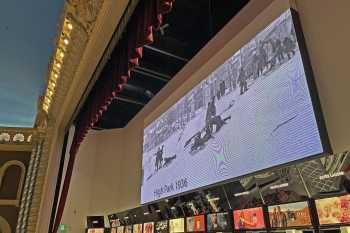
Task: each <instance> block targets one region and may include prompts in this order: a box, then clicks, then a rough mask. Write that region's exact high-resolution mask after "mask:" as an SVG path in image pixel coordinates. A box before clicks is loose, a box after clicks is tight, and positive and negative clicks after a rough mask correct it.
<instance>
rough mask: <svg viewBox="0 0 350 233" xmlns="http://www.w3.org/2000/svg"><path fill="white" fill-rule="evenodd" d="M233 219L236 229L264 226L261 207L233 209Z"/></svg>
mask: <svg viewBox="0 0 350 233" xmlns="http://www.w3.org/2000/svg"><path fill="white" fill-rule="evenodd" d="M233 219H234V225H235V229H236V230H243V229H263V228H265V221H264V212H263V209H262V208H261V207H257V208H250V209H245V210H234V211H233Z"/></svg>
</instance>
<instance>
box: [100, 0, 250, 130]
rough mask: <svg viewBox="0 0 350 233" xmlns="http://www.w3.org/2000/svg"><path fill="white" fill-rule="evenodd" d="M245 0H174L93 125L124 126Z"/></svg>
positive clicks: (101, 127)
mask: <svg viewBox="0 0 350 233" xmlns="http://www.w3.org/2000/svg"><path fill="white" fill-rule="evenodd" d="M248 2H249V0H235V1H233V0H215V1H213V0H196V1H188V0H176V1H175V4H174V7H173V9H172V11H171V12H170V13H169V14H167V15H166V16H165V19H164V22H163V24H162V26H161V29H160V30H159V31H157V32H156V35H155V43H153V44H152V45H150V46H145V48H144V54H143V58H142V59H141V62H140V66H138V67H137V68H135V69H134V70H133V71H132V76H131V79H130V80H129V81H128V83H127V84H126V85H125V86H124V89H123V91H122V92H121V93H119V94H118V96H117V97H116V98H115V100H114V101H113V102H112V103H111V105H110V106H109V108H108V110H107V111H106V112H105V113H104V114H103V116H102V117H101V119H100V120H99V122H97V123H96V125H95V127H94V128H95V129H111V128H122V127H124V126H125V125H126V124H127V123H128V122H129V121H130V120H131V119H132V118H133V117H134V116H135V115H136V114H137V113H138V112H139V111H140V110H141V109H142V108H143V107H144V105H146V104H147V102H148V101H150V100H151V99H152V97H153V96H154V95H156V94H157V93H158V92H159V91H160V90H161V89H162V88H163V87H164V86H165V85H166V84H167V82H169V81H170V80H171V78H172V77H174V76H175V75H176V73H177V72H178V71H180V69H181V68H182V67H183V66H184V65H186V63H187V62H188V61H189V60H191V59H192V58H193V57H194V56H195V55H196V53H197V52H198V51H199V50H200V49H201V48H203V47H204V46H205V44H206V43H207V42H208V41H209V40H210V39H211V38H212V37H213V36H215V34H216V33H217V32H218V31H219V30H220V29H221V28H222V27H223V26H224V25H225V24H226V23H227V22H228V21H229V20H230V19H232V18H233V17H234V16H235V15H236V14H237V13H238V12H239V11H240V10H241V9H242V8H243V7H244V6H245V5H246V4H247V3H248Z"/></svg>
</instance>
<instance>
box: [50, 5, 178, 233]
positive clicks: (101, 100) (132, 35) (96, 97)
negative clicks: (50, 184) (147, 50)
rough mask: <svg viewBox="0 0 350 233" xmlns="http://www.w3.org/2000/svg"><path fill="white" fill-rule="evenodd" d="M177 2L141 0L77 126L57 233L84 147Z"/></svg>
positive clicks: (60, 207) (59, 209)
mask: <svg viewBox="0 0 350 233" xmlns="http://www.w3.org/2000/svg"><path fill="white" fill-rule="evenodd" d="M173 2H174V0H140V3H139V4H138V6H137V7H136V9H135V11H134V13H133V15H132V17H131V18H130V21H129V23H128V26H127V27H126V31H125V32H124V33H123V35H122V38H121V39H120V40H119V42H118V45H117V46H116V48H114V51H113V53H112V55H111V58H110V60H109V61H108V62H107V64H106V66H105V67H104V69H103V71H102V72H101V75H100V77H99V79H98V81H97V82H96V84H95V87H94V89H93V91H92V92H91V93H90V94H89V97H88V99H87V101H86V103H85V105H84V108H83V109H82V112H81V114H80V115H79V117H78V121H77V124H76V129H75V134H74V139H73V142H72V146H71V148H70V158H69V161H68V166H67V171H66V175H65V178H64V183H63V188H62V192H61V197H60V200H59V204H58V208H57V213H56V218H55V224H54V227H53V233H56V232H57V230H58V226H59V224H60V222H61V218H62V215H63V210H64V206H65V203H66V199H67V195H68V190H69V184H70V180H71V176H72V172H73V167H74V161H75V157H76V154H77V152H78V149H79V146H80V144H81V143H82V141H83V140H84V138H85V136H86V134H87V133H88V131H89V130H90V129H91V128H92V127H93V126H94V124H96V122H97V121H98V120H99V119H100V117H101V116H102V114H103V112H105V111H106V110H107V108H108V106H109V105H110V104H111V102H112V100H113V98H114V97H115V96H116V95H117V93H118V92H120V91H121V90H122V88H123V84H125V83H126V82H127V81H128V79H129V78H130V71H131V69H132V68H133V67H135V66H137V65H138V63H139V59H140V58H141V57H142V48H143V46H144V45H147V44H150V43H152V42H153V30H158V29H159V27H160V26H161V23H162V17H163V14H166V13H167V12H168V11H170V10H171V8H172V5H173Z"/></svg>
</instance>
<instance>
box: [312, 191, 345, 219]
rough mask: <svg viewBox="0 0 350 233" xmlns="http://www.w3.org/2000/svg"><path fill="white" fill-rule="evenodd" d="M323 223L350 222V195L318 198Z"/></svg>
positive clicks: (317, 202) (320, 217)
mask: <svg viewBox="0 0 350 233" xmlns="http://www.w3.org/2000/svg"><path fill="white" fill-rule="evenodd" d="M316 209H317V214H318V220H319V222H320V224H321V225H328V224H340V223H350V195H346V196H341V197H332V198H326V199H320V200H316Z"/></svg>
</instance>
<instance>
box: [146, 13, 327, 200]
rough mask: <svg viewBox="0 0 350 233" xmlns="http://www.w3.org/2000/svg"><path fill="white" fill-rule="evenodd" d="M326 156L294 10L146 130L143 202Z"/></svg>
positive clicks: (280, 18)
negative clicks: (306, 158)
mask: <svg viewBox="0 0 350 233" xmlns="http://www.w3.org/2000/svg"><path fill="white" fill-rule="evenodd" d="M320 153H323V146H322V142H321V137H320V132H319V129H318V126H317V122H316V116H315V113H314V109H313V104H312V101H311V97H310V91H309V86H308V83H307V79H306V75H305V69H304V66H303V61H302V56H301V53H300V50H299V44H298V40H297V37H296V32H295V27H294V24H293V19H292V15H291V11H290V10H287V11H286V12H284V13H283V14H282V15H280V16H279V17H278V18H277V19H275V20H274V21H273V22H272V23H271V24H270V25H268V26H267V27H266V28H265V29H264V30H263V31H261V32H260V33H258V34H257V35H256V36H255V37H254V38H252V39H251V40H250V41H249V42H248V43H247V44H245V45H244V46H243V47H242V48H241V49H240V50H238V51H236V52H234V54H233V56H231V57H230V58H229V59H228V60H226V61H225V62H224V63H223V64H222V65H220V66H219V67H217V69H216V70H215V71H214V72H213V73H211V74H210V75H209V76H208V77H207V78H205V79H204V80H203V81H202V82H200V83H199V84H198V85H197V86H195V87H194V88H193V89H192V90H191V91H190V92H188V93H187V94H186V95H185V96H183V97H182V98H181V99H180V100H179V101H178V102H177V103H176V104H174V105H173V106H172V107H170V108H169V109H168V110H167V111H166V112H164V113H163V114H162V115H161V116H159V117H158V118H157V119H156V120H155V121H153V122H152V123H151V124H149V125H148V126H147V127H146V128H145V129H144V142H143V161H142V176H143V177H142V187H141V202H142V203H148V202H152V201H154V200H157V199H161V198H166V197H169V196H173V195H176V194H179V193H182V192H185V191H189V190H194V189H197V188H199V187H203V186H207V185H210V184H214V183H218V182H221V181H225V180H228V179H231V178H235V177H239V176H242V175H246V174H249V173H252V172H257V171H260V170H262V169H266V168H269V167H273V166H277V165H280V164H285V163H287V162H291V161H296V160H299V159H302V158H305V157H308V156H312V155H316V154H320Z"/></svg>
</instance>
